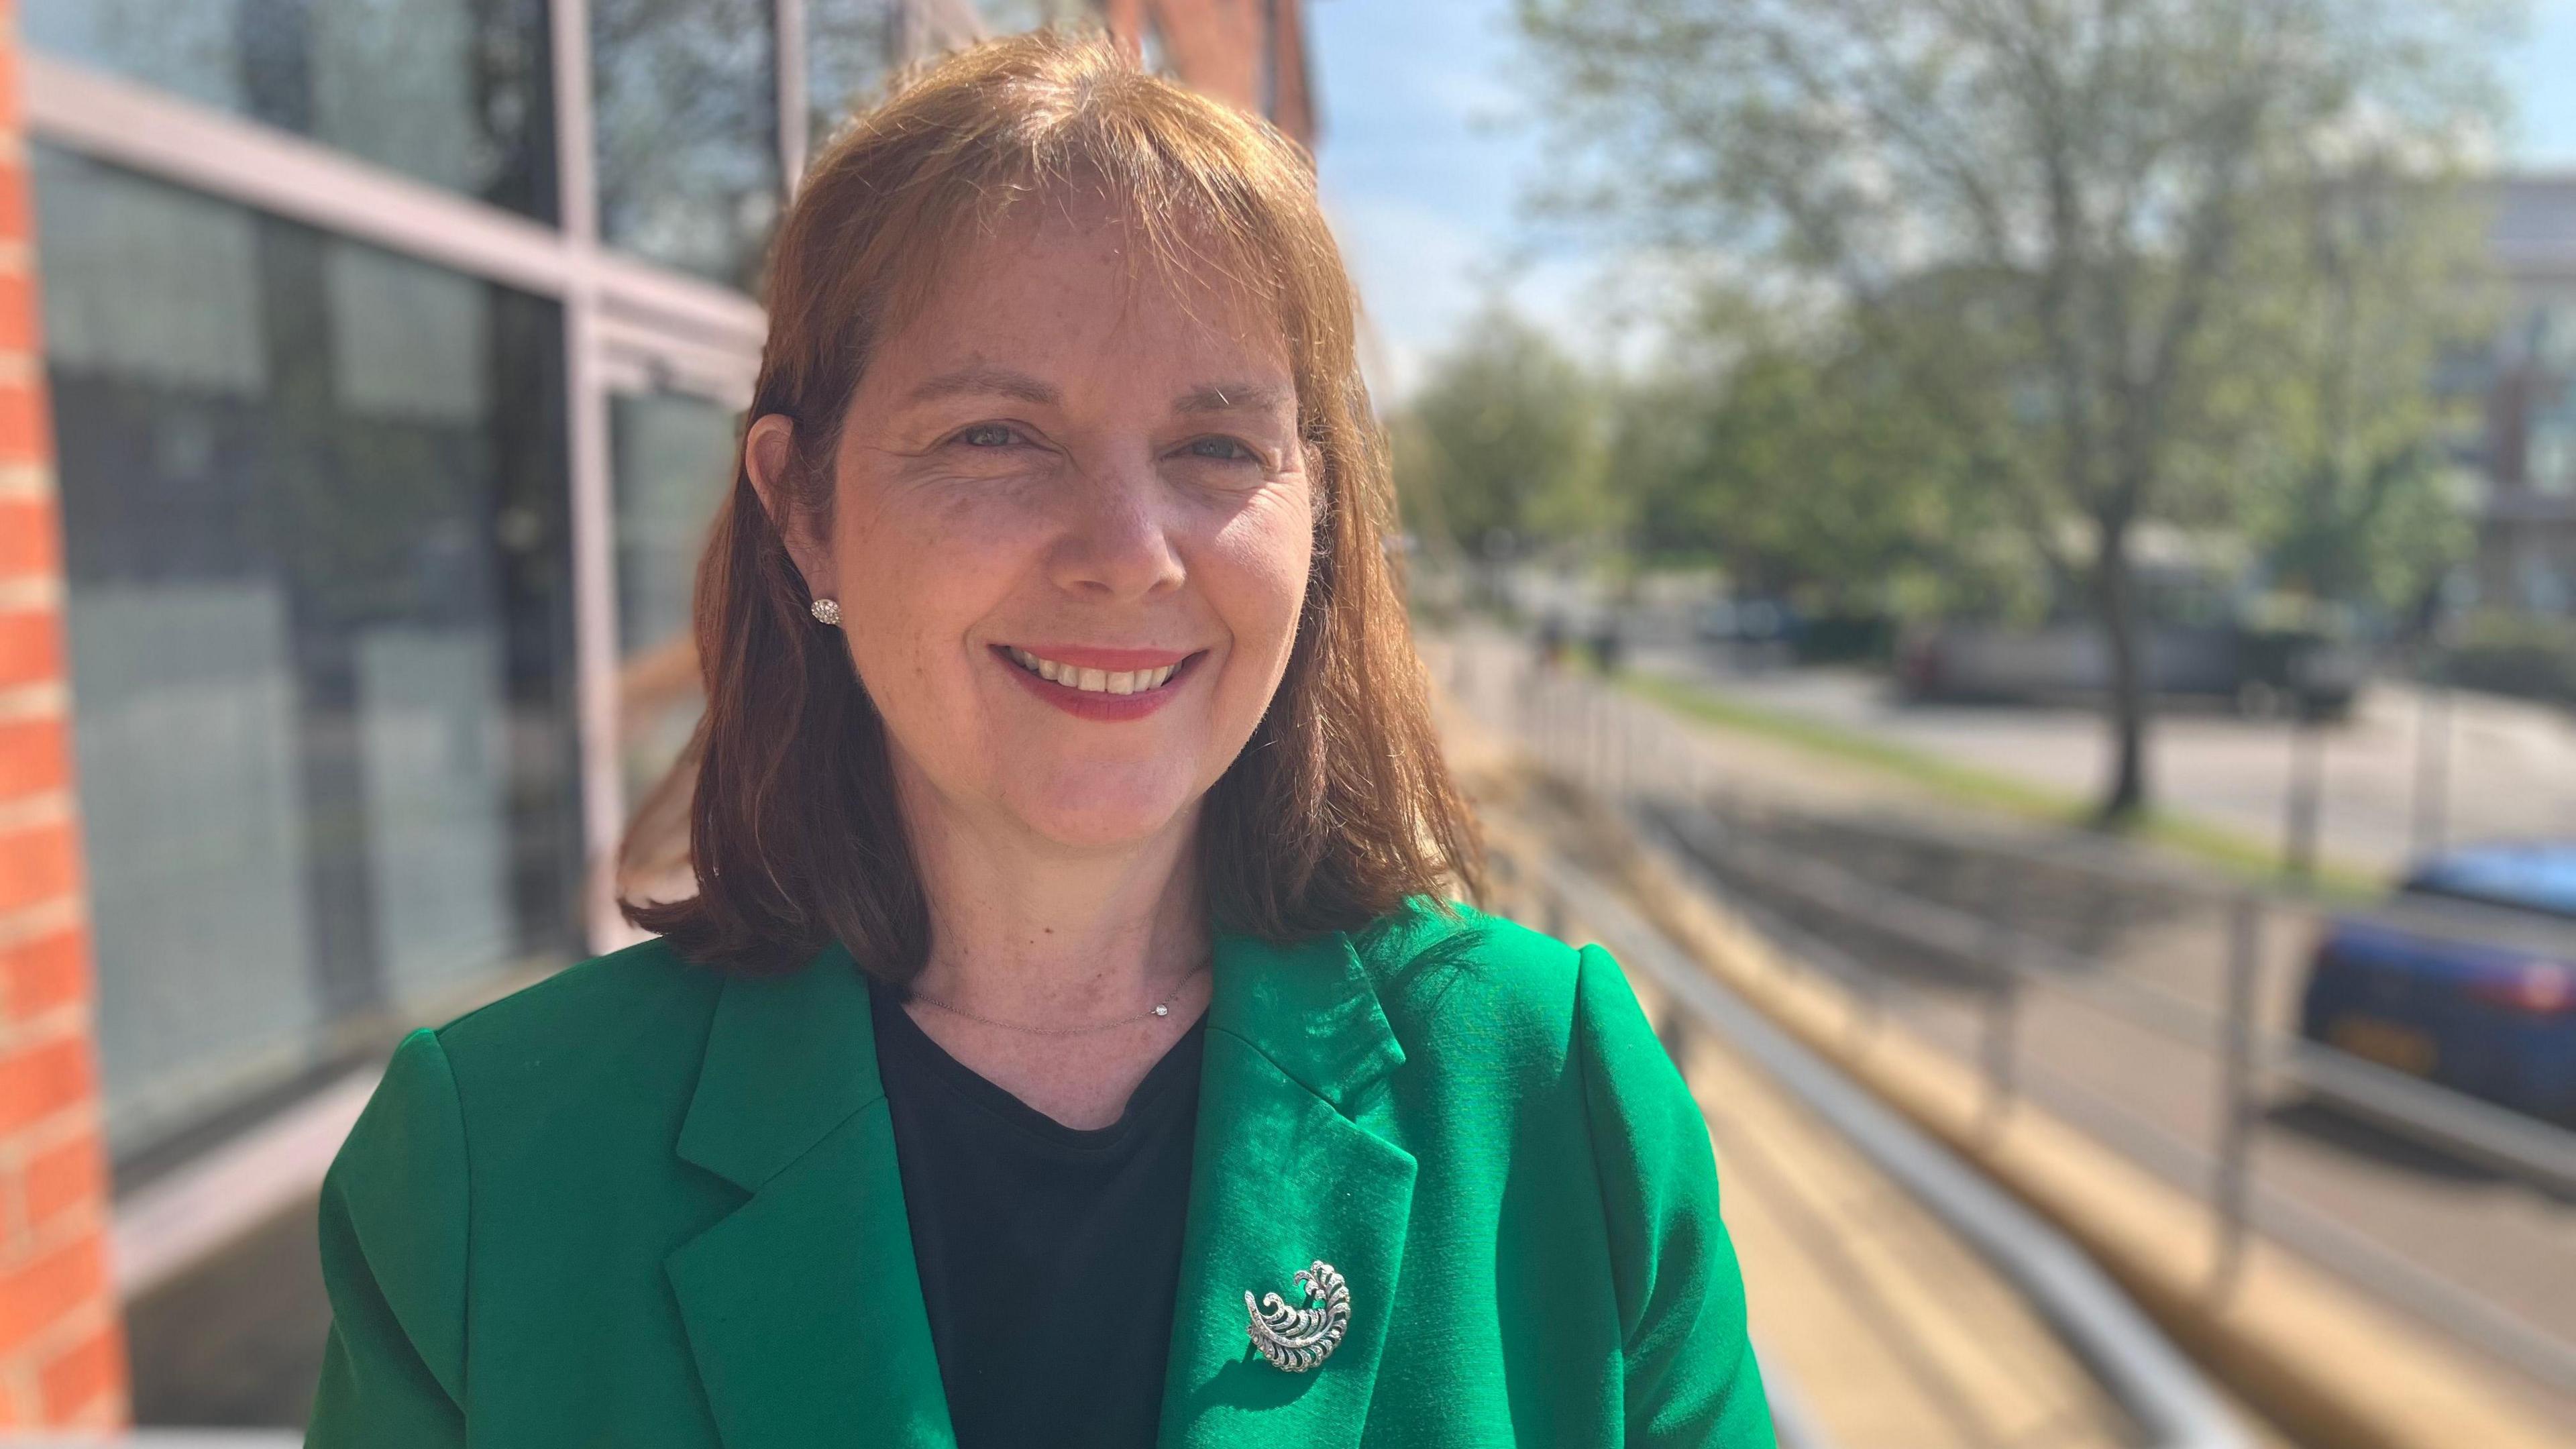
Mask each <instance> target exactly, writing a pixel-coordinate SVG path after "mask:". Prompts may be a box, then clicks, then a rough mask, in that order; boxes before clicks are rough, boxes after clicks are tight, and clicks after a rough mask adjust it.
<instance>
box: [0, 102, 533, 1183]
mask: <svg viewBox="0 0 2576 1449" xmlns="http://www.w3.org/2000/svg"><path fill="white" fill-rule="evenodd" d="M35 180H36V189H37V193H38V200H39V205H38V207H37V218H38V226H39V237H38V242H39V246H40V249H41V255H42V258H43V266H44V270H45V289H44V299H45V326H46V333H47V343H48V346H47V364H48V373H49V380H50V385H51V388H52V393H53V399H54V422H55V430H56V433H57V436H58V449H59V468H60V477H61V490H62V504H63V529H64V538H65V547H66V558H65V572H66V575H67V582H68V590H69V597H68V603H67V614H68V619H69V625H70V634H71V642H72V661H71V674H72V689H73V695H74V699H75V705H74V711H73V715H74V746H75V752H76V757H77V763H78V769H79V786H80V795H81V800H82V810H83V816H84V820H83V824H84V842H85V847H86V850H87V860H88V870H89V876H90V891H91V900H92V912H93V919H94V922H95V937H96V948H97V953H98V984H99V1038H100V1048H101V1054H102V1057H103V1059H104V1066H105V1076H106V1086H107V1099H108V1113H109V1131H110V1136H111V1140H112V1144H113V1146H114V1147H115V1148H116V1149H117V1150H120V1151H122V1150H126V1149H129V1148H131V1147H133V1146H135V1145H137V1144H138V1143H144V1142H149V1141H151V1140H153V1139H155V1138H157V1137H159V1136H160V1135H162V1134H163V1133H165V1132H167V1131H169V1130H172V1129H173V1128H176V1127H179V1126H183V1125H185V1123H186V1122H187V1121H188V1120H191V1119H192V1118H193V1117H195V1116H197V1115H199V1114H203V1113H205V1112H209V1111H214V1110H220V1109H221V1108H223V1107H224V1106H226V1105H229V1104H230V1103H232V1102H234V1101H237V1100H239V1098H240V1096H241V1095H242V1094H243V1093H245V1092H249V1091H254V1090H257V1089H258V1088H260V1087H261V1086H264V1085H266V1084H267V1083H268V1082H269V1081H272V1080H274V1079H275V1078H276V1077H278V1076H279V1075H280V1074H282V1073H285V1072H291V1071H294V1070H296V1069H297V1068H300V1067H302V1066H304V1065H307V1064H308V1063H310V1062H312V1061H314V1060H315V1059H316V1058H317V1057H318V1055H319V1054H320V1053H322V1052H323V1051H324V1050H326V1045H325V1038H324V1032H325V1029H326V1028H327V1027H328V1026H329V1024H330V1023H332V1022H334V1021H337V1020H341V1019H343V1018H346V1017H348V1016H349V1015H351V1014H352V1013H356V1012H361V1011H368V1010H371V1009H390V1010H392V1011H395V1012H398V1013H409V1012H426V1011H430V1010H434V1009H435V1008H436V1006H437V1005H438V1004H440V1003H444V1002H448V1001H451V1000H454V999H456V997H457V994H458V993H459V992H460V991H462V990H468V989H471V988H472V987H474V986H475V984H476V983H478V982H480V981H483V980H487V979H489V977H490V976H491V975H492V973H494V972H495V971H496V970H497V969H499V968H501V967H503V966H505V965H508V964H511V963H512V962H514V961H515V960H517V959H519V958H522V957H525V956H530V955H551V956H557V957H562V956H567V955H569V954H570V953H571V952H572V951H573V949H574V948H575V947H576V946H577V944H578V937H577V933H576V927H577V919H578V918H577V900H578V888H577V883H578V879H579V867H580V845H579V832H578V822H579V809H578V800H577V776H576V771H575V768H574V766H575V754H574V739H575V737H574V729H573V719H574V715H573V708H572V679H573V671H572V660H571V623H570V617H571V616H570V597H571V595H570V588H569V561H568V560H569V553H568V549H567V547H566V524H565V519H564V516H563V515H564V505H563V500H564V498H565V496H566V488H565V481H564V464H563V458H562V444H561V439H562V435H563V416H562V398H563V391H562V386H563V385H562V361H561V340H560V339H561V327H562V321H561V315H560V313H559V311H558V310H557V309H556V308H555V306H554V305H553V304H551V303H548V302H543V301H540V300H538V299H535V298H531V297H527V296H523V295H520V294H516V293H512V292H507V291H504V290H502V289H500V288H497V287H494V286H490V285H488V284H485V283H481V282H477V281H473V280H470V279H467V278H464V277H460V276H456V275H454V274H452V273H448V272H445V271H442V270H439V269H437V268H434V267H431V266H428V265H425V264H423V263H419V262H415V261H411V260H408V259H405V258H400V257H395V256H392V255H388V254H386V253H382V252H378V251H374V250H371V249H368V248H365V247H361V246H358V245H356V244H354V243H351V242H346V241H342V240H338V239H335V238H332V237H329V236H325V235H323V234H320V233H317V232H314V231H311V230H308V229H306V228H303V227H301V226H297V225H293V224H290V223H287V222H284V221H280V220H278V219H276V218H273V217H268V216H264V215H260V214H258V213H254V212H251V211H249V210H246V209H244V208H241V207H238V206H234V205H231V204H229V203H224V202H220V201H215V200H212V199H209V198H206V197H203V196H199V195H196V194H193V193H190V192H186V191H182V190H179V189H176V188H174V187H170V186H168V185H165V184H163V183H160V182H156V181H150V180H146V179H143V178H140V177H137V176H134V175H131V174H129V173H125V172H121V171H117V170H114V169H112V168H109V167H105V166H102V165H100V164H97V163H95V162H91V161H88V160H86V159H83V158H80V157H76V156H73V155H71V154H69V153H65V152H61V151H57V150H54V149H51V148H46V147H39V148H37V149H36V151H35Z"/></svg>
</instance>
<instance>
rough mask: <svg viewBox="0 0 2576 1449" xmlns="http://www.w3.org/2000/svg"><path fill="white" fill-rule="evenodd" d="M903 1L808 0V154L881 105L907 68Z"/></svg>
mask: <svg viewBox="0 0 2576 1449" xmlns="http://www.w3.org/2000/svg"><path fill="white" fill-rule="evenodd" d="M900 9H901V6H900V4H899V3H898V0H806V6H805V97H806V110H807V118H806V127H807V129H806V137H807V140H806V147H807V152H806V154H808V155H811V154H813V153H814V152H817V151H820V150H822V149H823V146H824V143H826V142H828V141H830V140H831V139H832V134H833V133H834V132H836V131H838V130H840V128H841V125H842V123H843V122H845V121H847V120H849V118H850V117H851V116H853V115H856V114H857V113H859V112H860V111H864V110H866V109H867V108H868V107H869V106H872V105H874V104H876V102H877V100H878V98H879V97H880V96H881V95H882V94H883V93H884V91H885V84H886V81H887V80H888V79H890V78H891V77H892V76H893V74H894V70H895V67H896V66H897V65H899V64H901V63H902V59H903V47H904V25H903V22H902V17H901V16H900V15H899V14H898V13H897V12H898V11H899V10H900Z"/></svg>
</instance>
